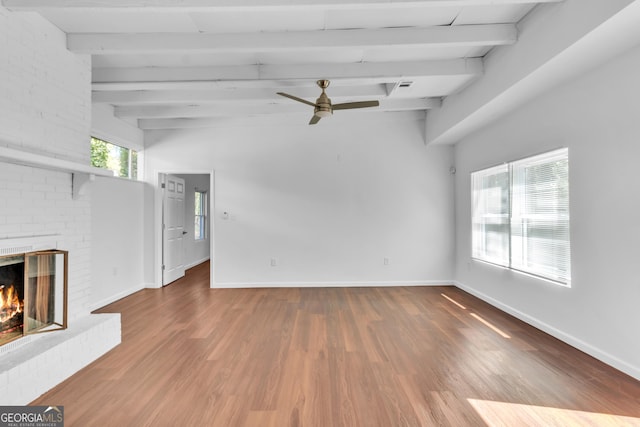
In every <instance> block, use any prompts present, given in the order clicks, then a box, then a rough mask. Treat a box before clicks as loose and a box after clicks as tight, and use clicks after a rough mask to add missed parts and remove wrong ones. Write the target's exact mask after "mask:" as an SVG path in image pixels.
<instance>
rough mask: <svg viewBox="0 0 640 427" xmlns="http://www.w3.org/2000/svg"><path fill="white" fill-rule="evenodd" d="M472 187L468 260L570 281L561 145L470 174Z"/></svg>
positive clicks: (566, 182)
mask: <svg viewBox="0 0 640 427" xmlns="http://www.w3.org/2000/svg"><path fill="white" fill-rule="evenodd" d="M471 187H472V192H471V193H472V257H473V258H476V259H479V260H483V261H487V262H490V263H493V264H497V265H501V266H504V267H508V268H512V269H514V270H519V271H522V272H525V273H529V274H532V275H535V276H540V277H544V278H546V279H550V280H553V281H556V282H559V283H562V284H566V285H569V284H570V281H571V250H570V239H569V225H570V221H569V157H568V150H567V149H566V148H565V149H561V150H556V151H552V152H549V153H545V154H541V155H538V156H534V157H529V158H526V159H523V160H518V161H515V162H511V163H508V164H504V165H500V166H497V167H493V168H490V169H485V170H482V171H478V172H474V173H472V174H471Z"/></svg>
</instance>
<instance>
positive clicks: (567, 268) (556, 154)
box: [470, 147, 571, 287]
mask: <svg viewBox="0 0 640 427" xmlns="http://www.w3.org/2000/svg"><path fill="white" fill-rule="evenodd" d="M554 159H555V160H554ZM559 160H561V161H565V160H566V162H567V165H566V191H567V193H566V206H565V208H566V211H565V212H564V213H559V212H560V211H558V210H556V211H555V212H556V214H555V215H551V219H552V227H551V228H549V230H551V231H552V234H555V231H556V230H562V225H561V224H562V222H563V221H566V223H567V225H566V235H567V240H566V242H567V243H566V247H565V248H564V250H565V251H566V257H565V264H564V265H563V266H564V269H562V267H560V268H559V271H562V270H564V272H565V274H564V275H563V274H558V273H556V274H552V272H549V273H546V274H545V273H544V272H541V270H542V269H540V268H537V269H536V268H535V267H532V268H530V269H528V268H526V267H522V265H523V262H522V260H518V261H516V260H514V256H517V254H514V249H513V248H514V244H515V243H514V241H515V240H517V239H520V241H521V242H522V241H523V237H522V236H520V235H517V233H514V224H515V223H514V221H516V220H517V219H518V218H519V217H517V216H516V215H515V214H514V204H515V203H516V202H517V203H520V204H522V203H523V201H524V202H526V199H527V197H531V196H530V194H529V193H526V191H525V192H524V193H523V191H522V188H521V187H518V190H519V191H518V192H517V194H515V195H514V167H518V168H521V167H522V165H546V164H549V163H552V162H553V161H559ZM525 167H526V166H525ZM505 168H506V170H507V173H508V213H507V222H506V230H507V231H506V235H505V237H506V243H507V247H506V253H507V257H506V259H502V260H500V259H499V258H496V257H491V256H486V251H485V252H483V253H482V254H479V253H478V251H477V248H478V245H479V244H484V245H486V241H485V242H482V240H483V239H484V240H486V238H487V235H486V234H485V233H486V232H485V231H484V230H483V231H482V233H483V234H479V233H478V232H477V231H476V230H477V228H478V224H479V222H478V221H477V219H478V218H481V217H482V216H481V215H479V214H478V213H477V211H476V208H477V205H478V198H480V197H482V198H485V199H486V198H487V196H486V195H480V196H479V195H478V194H477V193H476V191H477V188H480V187H478V185H477V183H476V182H475V180H477V179H478V178H483V177H487V176H491V175H492V174H491V172H493V171H499V170H500V169H505ZM501 173H503V172H501ZM494 175H495V174H494ZM470 178H471V179H470V181H471V182H470V184H471V189H470V190H471V215H470V217H471V218H470V219H471V230H470V234H471V236H470V237H471V259H472V260H475V261H479V262H482V263H486V264H490V265H495V266H498V267H500V268H504V269H508V270H512V271H515V272H518V273H522V274H525V275H528V276H532V277H536V278H539V279H542V280H545V281H549V282H552V283H554V284H558V285H561V286H565V287H571V220H570V210H569V204H570V191H569V187H570V177H569V149H568V148H566V147H565V148H559V149H555V150H551V151H547V152H544V153H540V154H536V155H532V156H528V157H525V158H521V159H518V160H513V161H510V162H505V163H503V164H501V165H497V166H492V167H488V168H483V169H480V170H476V171H473V172H471V174H470ZM539 182H540V183H542V182H544V181H539ZM560 184H562V183H560ZM486 188H487V189H488V188H489V187H486ZM523 194H524V195H525V196H524V200H523V199H522V197H523ZM516 198H519V199H518V200H515V199H516ZM559 201H560V199H558V198H557V195H556V197H555V198H554V199H552V200H551V202H553V203H554V204H557V203H558V202H559ZM485 211H486V210H485ZM484 213H485V212H481V214H484ZM528 239H530V240H528ZM550 240H551V239H550ZM524 241H525V242H532V243H533V244H535V242H534V241H533V238H529V237H528V236H526V237H525V239H524ZM550 243H554V244H556V243H558V244H559V245H560V246H561V244H562V240H561V239H553V240H552V241H551V242H550ZM561 248H562V246H561ZM503 249H504V248H503ZM545 250H549V251H550V252H551V250H550V249H545ZM482 255H485V256H482ZM526 260H527V261H530V260H531V259H529V258H527V259H526ZM514 264H515V265H514ZM546 267H556V266H554V265H552V264H547V265H546Z"/></svg>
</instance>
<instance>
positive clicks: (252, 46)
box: [67, 24, 518, 62]
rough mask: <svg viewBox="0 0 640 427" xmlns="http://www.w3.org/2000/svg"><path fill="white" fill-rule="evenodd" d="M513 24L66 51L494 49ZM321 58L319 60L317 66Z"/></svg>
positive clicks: (162, 37) (94, 38) (129, 42)
mask: <svg viewBox="0 0 640 427" xmlns="http://www.w3.org/2000/svg"><path fill="white" fill-rule="evenodd" d="M517 37H518V31H517V29H516V26H515V25H514V24H492V25H459V26H436V27H426V28H415V27H410V28H381V29H354V30H324V31H284V32H261V33H238V34H234V33H227V34H213V33H179V34H172V33H162V34H142V33H130V34H95V33H88V34H80V33H73V34H69V35H67V48H68V49H69V50H70V51H72V52H76V53H81V54H91V55H107V54H158V53H173V54H179V55H182V54H186V53H227V52H249V53H257V52H283V51H284V52H293V53H295V51H301V52H308V51H310V50H322V49H336V48H337V49H340V48H343V49H365V48H376V47H397V48H398V49H404V48H406V47H412V46H413V47H446V46H498V45H510V44H514V43H515V42H516V40H517ZM321 60H322V58H319V62H320V61H321Z"/></svg>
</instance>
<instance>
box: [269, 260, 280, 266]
mask: <svg viewBox="0 0 640 427" xmlns="http://www.w3.org/2000/svg"><path fill="white" fill-rule="evenodd" d="M270 264H271V267H275V266H277V265H278V260H277V259H276V258H271V262H270Z"/></svg>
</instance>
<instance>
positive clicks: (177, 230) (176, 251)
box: [162, 175, 187, 286]
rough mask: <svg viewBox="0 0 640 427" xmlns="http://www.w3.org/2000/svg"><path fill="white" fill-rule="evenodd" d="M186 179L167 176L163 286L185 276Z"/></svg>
mask: <svg viewBox="0 0 640 427" xmlns="http://www.w3.org/2000/svg"><path fill="white" fill-rule="evenodd" d="M184 191H185V188H184V179H181V178H178V177H176V176H173V175H165V180H164V191H163V195H164V196H163V204H162V210H163V211H162V214H163V215H162V216H163V227H162V230H163V232H162V245H163V246H162V265H163V271H162V285H163V286H164V285H168V284H169V283H171V282H173V281H175V280H177V279H179V278H181V277H183V276H184V260H183V257H184V253H183V237H184V235H185V234H187V232H186V231H185V229H184Z"/></svg>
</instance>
